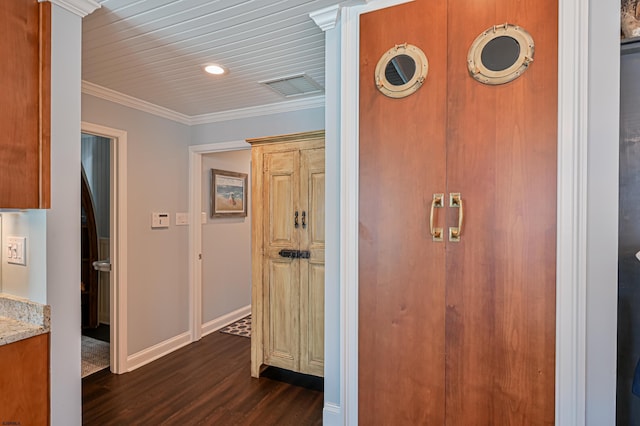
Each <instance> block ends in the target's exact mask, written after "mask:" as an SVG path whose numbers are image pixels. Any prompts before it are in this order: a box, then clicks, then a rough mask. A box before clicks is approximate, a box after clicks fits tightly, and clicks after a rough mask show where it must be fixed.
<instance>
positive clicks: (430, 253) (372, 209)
mask: <svg viewBox="0 0 640 426" xmlns="http://www.w3.org/2000/svg"><path fill="white" fill-rule="evenodd" d="M417 17H420V19H415V18H417ZM424 17H428V19H426V18H424ZM360 31H361V32H360V39H361V45H360V168H359V170H360V178H359V180H360V183H359V185H360V188H359V191H360V199H359V227H360V229H359V248H358V256H359V269H358V271H359V272H358V274H359V277H360V278H359V301H360V302H359V303H360V309H359V339H358V345H359V347H358V354H359V355H358V364H359V378H358V380H359V391H358V396H359V417H358V418H359V421H360V423H361V424H363V425H376V424H380V425H390V424H405V425H409V424H429V425H439V424H443V422H444V411H443V410H442V407H444V397H445V384H444V380H445V360H444V351H445V347H444V322H445V305H444V298H445V288H444V283H445V280H444V273H445V266H444V255H445V245H444V243H442V242H440V243H434V242H433V241H432V238H431V235H430V233H429V213H430V206H431V200H432V197H433V194H434V193H442V192H444V190H445V184H446V180H445V161H446V152H445V127H444V125H443V123H444V122H445V121H446V115H445V114H446V84H445V83H446V72H447V69H446V55H447V51H446V2H440V1H433V2H425V1H415V2H411V3H407V4H403V5H400V6H395V7H391V8H388V9H384V10H380V11H376V12H371V13H367V14H365V15H362V16H361V26H360ZM407 42H408V43H410V44H413V45H416V46H418V47H420V48H421V49H422V50H423V51H424V52H425V54H426V55H427V58H428V60H429V75H428V77H427V79H426V80H425V82H424V85H423V87H422V88H421V89H420V90H418V91H417V92H416V93H414V94H413V95H411V96H409V97H407V98H403V99H392V98H388V97H386V96H384V95H382V94H381V93H380V92H379V91H378V90H377V89H376V86H375V83H374V71H375V67H376V64H377V62H378V59H379V58H380V57H381V56H382V55H383V54H384V53H385V52H386V51H387V49H389V48H391V47H393V46H394V45H397V44H402V43H407ZM444 210H445V209H436V215H435V222H436V225H437V226H439V227H443V226H444ZM404 355H407V356H404Z"/></svg>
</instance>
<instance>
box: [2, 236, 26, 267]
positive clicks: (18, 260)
mask: <svg viewBox="0 0 640 426" xmlns="http://www.w3.org/2000/svg"><path fill="white" fill-rule="evenodd" d="M7 262H8V263H12V264H14V265H23V266H27V237H14V236H8V237H7Z"/></svg>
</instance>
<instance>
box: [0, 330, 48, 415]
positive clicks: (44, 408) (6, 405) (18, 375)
mask: <svg viewBox="0 0 640 426" xmlns="http://www.w3.org/2000/svg"><path fill="white" fill-rule="evenodd" d="M0 395H2V396H1V397H0V424H7V425H8V424H21V425H48V424H49V420H50V419H49V333H45V334H40V335H38V336H35V337H30V338H28V339H24V340H20V341H18V342H15V343H9V344H7V345H3V346H0Z"/></svg>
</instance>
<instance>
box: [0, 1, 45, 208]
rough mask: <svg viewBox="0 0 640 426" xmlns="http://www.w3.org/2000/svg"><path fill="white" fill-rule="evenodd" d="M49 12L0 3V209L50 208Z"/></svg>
mask: <svg viewBox="0 0 640 426" xmlns="http://www.w3.org/2000/svg"><path fill="white" fill-rule="evenodd" d="M50 7H51V5H50V4H49V3H38V2H37V1H35V0H3V1H2V2H0V28H2V37H1V38H0V55H1V56H2V58H3V60H2V61H0V75H1V76H2V81H3V86H2V98H0V110H1V111H2V114H0V129H1V132H0V182H2V184H1V185H0V208H47V207H49V204H50V200H49V197H50V185H49V168H50V166H49V163H50V162H49V155H50V150H49V135H50V120H51V118H50V74H51V69H50V31H51V30H50V25H51V17H50V10H51V9H50Z"/></svg>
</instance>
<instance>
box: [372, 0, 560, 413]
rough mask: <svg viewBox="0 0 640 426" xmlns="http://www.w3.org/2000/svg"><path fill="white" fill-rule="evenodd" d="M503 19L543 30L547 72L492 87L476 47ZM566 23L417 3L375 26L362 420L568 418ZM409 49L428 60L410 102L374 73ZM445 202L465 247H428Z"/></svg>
mask: <svg viewBox="0 0 640 426" xmlns="http://www.w3.org/2000/svg"><path fill="white" fill-rule="evenodd" d="M505 22H508V23H512V24H516V25H519V26H521V27H523V28H524V29H525V30H527V31H529V33H531V35H532V36H533V38H534V41H535V61H534V63H533V64H532V65H531V66H530V67H529V69H528V70H527V71H526V72H525V73H524V74H523V76H521V77H520V78H518V79H516V80H515V81H512V82H510V83H507V84H504V85H500V86H487V85H483V84H481V83H479V82H477V81H475V80H474V79H472V78H471V77H470V76H469V72H468V70H467V63H466V61H467V53H468V49H469V47H470V46H471V44H472V42H473V41H474V39H475V38H476V37H477V36H478V35H479V34H480V33H482V32H483V31H485V30H486V29H488V28H490V27H491V26H493V25H497V24H504V23H505ZM557 22H558V20H557V1H556V0H543V1H542V2H539V1H537V2H534V1H531V0H525V1H522V2H510V1H507V0H481V1H479V2H472V3H464V2H462V3H461V2H453V1H450V2H437V1H431V0H416V1H414V2H411V3H408V4H403V5H400V6H394V7H390V8H387V9H383V10H379V11H376V12H371V13H367V14H364V15H362V16H361V26H360V32H361V44H360V55H361V56H360V150H359V152H360V154H359V155H360V178H359V179H360V200H359V209H360V211H359V215H360V217H359V219H360V230H359V276H360V279H359V298H360V302H359V304H360V305H359V306H360V307H359V420H360V422H361V423H362V424H397V423H404V424H451V425H458V424H459V425H468V424H552V423H553V421H554V414H555V413H554V411H555V406H554V405H555V395H554V393H555V389H554V387H555V256H556V253H555V244H556V167H557V161H556V150H557V144H556V140H557V52H558V51H557V28H558V27H557ZM394 23H398V24H394ZM402 43H410V44H414V45H416V46H418V47H420V48H421V49H422V50H423V51H424V52H425V54H426V56H427V58H428V60H429V75H428V77H427V79H426V81H425V83H424V85H423V87H422V88H421V89H420V90H418V91H417V92H416V93H415V94H413V95H411V96H409V97H407V98H404V99H401V100H396V99H390V98H386V97H385V96H384V95H383V94H381V93H379V92H378V90H377V89H376V87H375V84H374V80H373V75H374V68H375V65H376V63H377V61H378V59H379V58H380V56H381V55H382V54H383V53H384V52H385V51H386V50H387V49H389V48H390V47H392V46H394V45H396V44H402ZM425 145H428V146H425ZM430 172H434V173H433V174H430ZM392 179H395V180H393V182H394V183H398V185H397V187H393V186H392V185H391V184H390V183H389V182H391V181H392ZM397 188H400V189H397ZM435 192H437V193H444V194H445V208H444V209H442V211H438V214H437V215H436V225H437V226H442V227H444V228H445V238H446V237H447V236H448V232H447V231H448V228H449V227H451V226H456V225H457V221H458V213H459V209H455V208H450V207H449V194H450V193H453V192H459V193H461V196H462V199H463V206H464V224H463V230H462V241H461V242H459V243H454V242H449V241H445V242H442V243H435V242H432V241H431V240H430V237H429V236H428V225H429V218H428V214H429V204H430V200H431V197H432V194H433V193H435ZM416 199H417V200H420V201H421V202H417V201H416ZM407 200H409V201H407ZM401 201H402V202H401ZM399 205H402V207H403V209H402V210H400V211H399V209H397V208H395V209H394V207H396V206H399ZM425 228H426V232H425ZM394 274H395V275H394Z"/></svg>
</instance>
